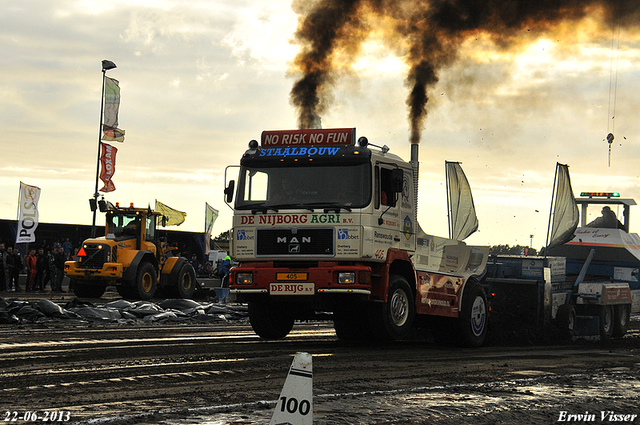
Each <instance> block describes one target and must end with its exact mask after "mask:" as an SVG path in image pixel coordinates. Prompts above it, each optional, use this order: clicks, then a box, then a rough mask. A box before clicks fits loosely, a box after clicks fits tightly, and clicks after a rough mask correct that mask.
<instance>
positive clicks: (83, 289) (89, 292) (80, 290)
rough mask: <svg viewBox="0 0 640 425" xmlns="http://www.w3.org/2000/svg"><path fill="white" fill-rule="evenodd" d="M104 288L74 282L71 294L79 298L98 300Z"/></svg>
mask: <svg viewBox="0 0 640 425" xmlns="http://www.w3.org/2000/svg"><path fill="white" fill-rule="evenodd" d="M105 289H107V287H106V286H103V285H98V284H90V283H89V284H87V283H80V282H78V281H75V283H74V285H73V293H74V294H76V297H79V298H100V297H101V296H102V295H103V294H104V291H105Z"/></svg>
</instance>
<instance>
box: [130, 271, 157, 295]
mask: <svg viewBox="0 0 640 425" xmlns="http://www.w3.org/2000/svg"><path fill="white" fill-rule="evenodd" d="M157 287H158V275H157V273H156V268H155V267H153V264H151V263H148V262H145V263H141V264H140V266H139V268H138V274H137V275H136V287H135V289H136V295H137V296H138V298H140V299H141V300H144V301H149V300H150V299H151V298H153V296H154V295H155V294H156V289H157Z"/></svg>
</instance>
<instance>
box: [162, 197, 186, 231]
mask: <svg viewBox="0 0 640 425" xmlns="http://www.w3.org/2000/svg"><path fill="white" fill-rule="evenodd" d="M156 211H158V212H159V213H161V214H162V216H159V217H158V221H157V224H158V225H162V217H163V216H164V217H165V218H166V222H165V223H164V226H179V225H181V224H182V223H184V219H185V217H186V216H187V213H186V212H182V211H178V210H174V209H173V208H171V207H170V206H168V205H165V204H163V203H162V202H158V200H157V199H156Z"/></svg>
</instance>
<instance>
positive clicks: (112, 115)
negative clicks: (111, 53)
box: [102, 77, 124, 142]
mask: <svg viewBox="0 0 640 425" xmlns="http://www.w3.org/2000/svg"><path fill="white" fill-rule="evenodd" d="M104 78H105V84H104V121H103V122H102V131H103V135H102V140H108V141H116V142H124V130H121V129H119V128H118V108H119V107H120V86H119V85H118V80H115V79H113V78H109V77H104Z"/></svg>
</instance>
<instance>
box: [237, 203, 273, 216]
mask: <svg viewBox="0 0 640 425" xmlns="http://www.w3.org/2000/svg"><path fill="white" fill-rule="evenodd" d="M238 209H243V210H248V209H251V214H255V213H257V212H261V213H263V214H266V213H268V212H269V210H272V211H274V212H276V213H277V212H278V210H277V209H276V208H273V207H269V206H267V205H266V204H265V202H261V203H259V204H251V205H245V206H243V207H240V208H238Z"/></svg>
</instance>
